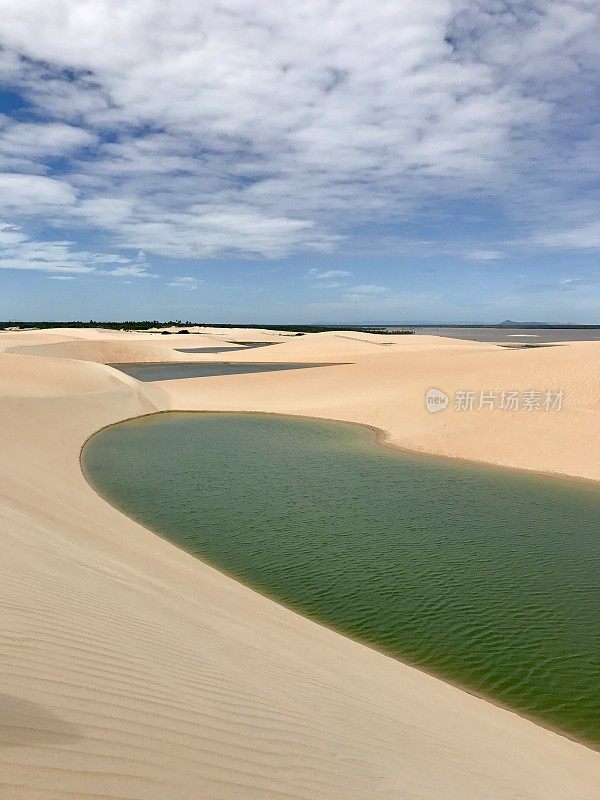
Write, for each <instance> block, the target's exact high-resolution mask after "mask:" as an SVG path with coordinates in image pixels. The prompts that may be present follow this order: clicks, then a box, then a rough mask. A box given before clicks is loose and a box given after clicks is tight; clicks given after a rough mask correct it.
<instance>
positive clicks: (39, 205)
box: [0, 173, 76, 215]
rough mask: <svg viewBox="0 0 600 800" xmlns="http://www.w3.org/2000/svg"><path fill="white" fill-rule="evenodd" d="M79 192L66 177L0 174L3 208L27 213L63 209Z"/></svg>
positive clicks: (0, 203) (0, 195) (0, 199)
mask: <svg viewBox="0 0 600 800" xmlns="http://www.w3.org/2000/svg"><path fill="white" fill-rule="evenodd" d="M75 197H76V192H75V190H74V189H73V187H72V186H71V185H70V184H69V183H67V182H66V181H63V180H57V179H56V178H48V177H46V176H44V175H27V174H18V173H5V174H3V175H2V174H0V210H3V211H4V212H5V213H6V212H7V211H8V212H14V211H17V212H20V213H23V214H25V215H32V214H36V213H40V214H45V213H48V211H53V210H55V211H57V212H58V211H60V209H63V210H64V208H65V207H66V206H69V205H72V204H73V203H74V202H75Z"/></svg>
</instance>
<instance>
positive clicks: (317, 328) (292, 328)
mask: <svg viewBox="0 0 600 800" xmlns="http://www.w3.org/2000/svg"><path fill="white" fill-rule="evenodd" d="M196 325H201V326H205V327H209V328H252V329H262V330H269V331H286V332H289V333H296V334H298V335H300V334H303V333H324V332H326V331H347V330H353V331H357V332H359V333H387V334H390V335H394V336H396V335H401V334H410V333H413V331H410V330H387V329H386V327H385V326H383V325H382V326H379V327H378V326H359V325H258V324H247V323H237V322H236V323H233V322H232V323H215V322H190V321H189V320H187V321H186V322H182V321H181V320H179V319H178V320H170V321H169V322H159V321H158V320H156V319H153V320H140V321H136V320H127V321H125V322H97V321H96V320H93V319H91V320H89V322H83V321H81V320H80V321H77V322H45V321H41V322H18V321H14V322H0V330H6V329H7V328H22V329H26V330H40V329H45V328H106V329H108V330H113V331H144V330H147V329H148V328H177V327H179V326H183V327H182V329H181V330H180V331H179V333H189V330H187V328H191V327H194V326H196ZM163 333H169V331H166V330H165V331H163Z"/></svg>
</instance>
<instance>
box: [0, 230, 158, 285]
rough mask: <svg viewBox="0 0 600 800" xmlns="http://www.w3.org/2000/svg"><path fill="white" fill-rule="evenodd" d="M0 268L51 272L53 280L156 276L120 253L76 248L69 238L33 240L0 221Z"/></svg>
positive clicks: (141, 264)
mask: <svg viewBox="0 0 600 800" xmlns="http://www.w3.org/2000/svg"><path fill="white" fill-rule="evenodd" d="M113 264H119V265H120V266H111V265H113ZM0 269H14V270H26V271H38V272H51V273H55V274H54V275H53V276H51V277H54V278H56V279H58V278H59V277H61V278H62V277H66V276H68V275H69V274H80V275H107V276H110V277H117V278H119V277H123V276H125V277H135V278H154V277H157V276H156V275H153V274H152V273H150V272H149V271H148V269H147V265H146V264H145V263H143V262H142V263H140V262H137V263H130V262H129V260H128V259H126V258H124V257H123V256H120V255H111V254H108V253H93V252H89V251H85V250H76V249H74V248H73V245H72V243H71V242H69V241H39V240H33V239H31V238H30V237H29V236H28V235H27V234H26V233H25V232H24V231H23V229H22V228H20V227H19V226H17V225H13V224H9V223H0Z"/></svg>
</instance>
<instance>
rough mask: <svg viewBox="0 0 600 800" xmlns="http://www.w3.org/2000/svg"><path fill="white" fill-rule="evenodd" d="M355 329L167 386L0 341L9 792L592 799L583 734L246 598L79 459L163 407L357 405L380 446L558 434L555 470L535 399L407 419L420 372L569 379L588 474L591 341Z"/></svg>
mask: <svg viewBox="0 0 600 800" xmlns="http://www.w3.org/2000/svg"><path fill="white" fill-rule="evenodd" d="M46 335H47V336H56V335H57V334H56V333H49V334H46ZM4 336H5V334H1V335H0V338H2V337H4ZM10 336H11V337H14V336H15V335H14V334H11V335H10ZM108 338H112V337H107V339H108ZM165 338H166V337H165ZM302 338H305V337H302ZM329 338H332V337H329ZM91 339H92V341H93V337H91ZM327 339H328V337H326V336H324V337H322V342H321V344H319V340H318V339H307V341H306V344H305V345H304V347H305V352H304V353H303V354H302V353H301V352H300V350H301V348H299V349H298V351H296V352H297V353H298V358H297V360H302V358H304V359H305V360H307V361H312V360H323V361H327V360H329V359H330V358H331V355H330V354H331V352H332V351H331V349H329V350H328V348H331V347H334V348H336V347H337V346H338V344H339V343H335V344H334V345H330V343H329V342H328V341H327ZM298 342H299V343H300V337H299V338H298ZM442 344H443V343H442ZM288 345H289V347H291V346H292V345H294V346H296V342H295V341H294V342H292V341H290V342H289V343H287V342H286V343H284V344H281V345H278V346H277V348H276V349H279V347H281V348H284V347H288ZM148 346H154V345H153V344H150V343H149V345H148ZM348 348H354V350H353V355H352V357H351V354H350V350H349V349H347V350H346V356H347V360H351V361H353V362H354V363H352V364H349V365H347V366H342V367H323V368H318V369H314V370H307V371H305V372H304V371H302V372H299V371H294V372H287V373H265V374H263V375H242V376H231V377H221V378H210V379H204V380H191V381H177V382H165V383H161V384H138V383H137V382H136V381H134V380H133V379H131V378H129V377H127V376H125V375H122V374H121V373H118V372H116V371H115V370H113V369H111V368H110V367H105V366H103V365H102V364H98V363H88V362H81V361H75V360H69V359H68V358H47V357H40V356H39V355H38V356H31V355H23V354H20V355H0V434H1V437H2V448H1V449H0V542H1V548H2V550H1V551H2V562H1V563H2V580H1V581H0V619H1V621H2V626H1V628H0V678H1V681H2V689H1V693H2V694H1V695H0V798H2V800H38V799H39V800H41V798H43V799H44V800H49V798H51V799H52V800H59V799H60V800H67V798H68V799H69V800H75V799H76V800H88V799H89V800H91V798H94V800H98V798H131V799H133V798H135V800H217V798H218V799H219V800H230V799H231V800H241V799H242V798H243V800H267V799H268V800H270V799H271V798H281V799H282V800H283V798H286V799H287V800H289V799H290V798H303V799H306V800H317V799H319V800H320V799H321V798H323V799H325V798H327V800H330V799H333V798H335V799H336V800H337V798H361V800H362V799H364V800H366V799H367V798H385V799H386V800H388V799H389V800H392V798H393V800H397V799H398V798H401V800H409V799H410V800H415V799H416V798H420V799H423V800H424V799H425V798H427V800H434V799H435V800H441V798H443V799H444V800H528V799H530V798H536V799H537V800H593V799H595V798H596V797H597V796H598V793H597V792H598V786H599V785H600V756H599V755H598V754H597V753H594V752H592V751H590V750H588V749H586V748H584V747H582V746H580V745H577V744H575V743H572V742H569V741H568V740H566V739H564V738H562V737H560V736H557V735H554V734H552V733H550V732H547V731H545V730H543V729H541V728H539V727H537V726H535V725H533V724H531V723H529V722H527V721H525V720H522V719H520V718H519V717H517V716H516V715H514V714H511V713H509V712H506V711H503V710H500V709H497V708H496V707H494V706H492V705H490V704H489V703H486V702H484V701H482V700H479V699H476V698H472V697H470V696H469V695H467V694H465V693H464V692H461V691H460V690H457V689H455V688H452V687H450V686H448V685H446V684H445V683H443V682H441V681H438V680H436V679H434V678H431V677H428V676H426V675H424V674H422V673H420V672H419V671H417V670H414V669H412V668H409V667H406V666H404V665H402V664H399V663H397V662H395V661H393V660H391V659H388V658H386V657H384V656H382V655H380V654H378V653H376V652H374V651H372V650H369V649H368V648H365V647H363V646H361V645H358V644H356V643H354V642H351V641H349V640H347V639H345V638H343V637H341V636H338V635H336V634H334V633H332V632H330V631H328V630H326V629H324V628H321V627H319V626H317V625H315V624H314V623H311V622H309V621H307V620H304V619H302V618H301V617H298V616H297V615H295V614H293V613H292V612H290V611H287V610H285V609H283V608H281V607H279V606H277V605H276V604H274V603H272V602H270V601H268V600H266V599H264V598H262V597H260V596H259V595H256V594H255V593H253V592H252V591H250V590H248V589H246V588H244V587H242V586H240V585H239V584H237V583H235V582H234V581H232V580H230V579H228V578H226V577H224V576H222V575H221V574H219V573H217V572H215V571H214V570H212V569H210V568H209V567H206V566H204V565H203V564H202V563H200V562H198V561H197V560H195V559H193V558H192V557H190V556H187V555H185V554H184V553H182V552H181V551H179V550H178V549H177V548H175V547H174V546H172V545H170V544H168V543H167V542H165V541H163V540H161V539H159V538H158V537H155V536H154V535H153V534H151V533H149V532H148V531H146V530H144V529H143V528H141V527H140V526H138V525H136V524H135V523H133V522H131V521H130V520H128V519H127V518H125V517H123V516H122V515H121V514H120V513H119V512H117V511H116V510H114V509H112V508H111V507H110V506H108V505H107V504H105V503H104V502H103V501H102V500H101V499H100V498H99V497H98V496H97V495H96V494H95V493H94V492H93V491H92V490H91V489H90V487H89V486H88V485H87V483H86V482H85V480H84V478H83V476H82V474H81V471H80V469H79V463H78V455H79V449H80V447H81V444H82V443H83V441H84V440H85V439H86V437H87V436H88V435H89V434H91V433H92V432H93V431H95V430H97V429H98V428H100V427H101V426H103V425H107V424H110V423H111V422H113V421H116V420H118V419H123V418H126V417H129V416H134V415H137V414H143V413H149V412H152V411H154V410H158V409H165V408H169V407H188V408H193V407H196V408H214V407H221V408H233V407H247V408H249V409H253V408H260V409H261V410H277V411H287V412H290V413H312V414H316V415H321V414H322V415H325V416H331V417H338V418H347V419H357V420H358V419H359V418H361V415H362V421H366V422H369V423H371V424H380V425H381V427H383V428H387V429H388V430H390V431H393V437H394V438H395V439H396V440H397V441H400V442H403V443H412V445H413V446H420V447H423V448H426V447H430V448H432V447H435V448H439V447H440V446H447V447H448V448H449V449H451V448H452V447H454V448H455V449H459V448H462V449H461V450H460V453H461V454H462V455H464V454H465V452H466V451H468V448H469V444H468V443H469V441H470V440H472V439H473V438H474V434H475V438H476V437H481V436H484V437H485V436H487V439H488V443H489V444H490V446H491V445H493V446H495V447H496V450H495V451H494V454H495V455H498V456H503V457H506V458H508V457H510V458H512V459H513V460H514V461H518V460H519V459H521V460H522V459H524V457H525V450H524V449H523V447H522V446H521V440H522V439H523V437H525V438H528V439H529V441H530V443H531V442H536V444H537V449H536V450H534V451H533V454H532V451H531V450H530V451H529V459H530V460H529V466H533V467H535V466H542V467H543V468H546V467H547V466H548V465H549V464H550V462H551V460H552V457H553V453H554V457H555V459H556V460H555V462H554V466H555V467H556V466H558V467H560V466H561V464H562V461H561V460H560V459H559V455H560V453H559V449H556V452H554V451H553V450H552V447H550V445H548V444H547V443H546V440H547V439H549V438H555V437H558V438H559V439H560V440H561V441H563V440H562V438H561V437H563V433H561V432H560V430H559V426H558V425H557V422H554V423H553V424H552V425H551V423H550V422H549V421H548V420H549V418H548V417H546V420H545V422H544V423H543V426H541V424H540V425H538V424H537V423H535V421H532V420H531V419H529V418H528V419H529V421H528V422H527V424H525V423H520V424H521V427H518V426H516V425H513V427H512V428H511V427H510V425H508V423H500V422H498V423H496V422H494V426H490V423H489V417H488V418H486V419H487V420H488V421H484V419H483V418H481V419H480V421H479V422H477V420H476V419H475V418H476V417H477V416H478V415H476V414H474V415H473V419H471V420H469V421H465V417H458V416H457V418H456V419H454V417H453V416H452V414H453V413H454V412H450V411H449V412H447V416H446V422H445V423H441V422H439V421H436V420H438V419H439V417H443V416H445V414H439V415H435V416H433V417H432V415H427V416H426V417H425V416H423V415H424V414H426V412H423V411H422V407H421V406H419V403H421V404H422V397H421V398H418V397H417V395H419V394H420V392H421V389H422V385H424V384H425V383H427V381H428V380H430V381H431V380H432V378H433V377H434V376H435V384H436V385H444V386H448V388H451V385H450V382H451V381H454V382H455V383H456V385H462V384H461V382H462V381H467V380H468V379H470V380H471V381H475V380H476V379H477V380H481V381H484V380H490V379H492V378H494V380H495V381H497V382H503V381H505V380H509V379H510V381H511V383H512V384H514V385H517V382H519V381H520V382H521V383H522V384H523V385H524V386H525V385H527V384H529V383H530V382H531V381H542V380H544V381H550V380H551V379H552V380H554V381H557V380H559V381H560V382H561V385H562V384H563V383H564V384H565V385H566V386H568V391H569V393H570V396H572V398H573V407H572V409H571V410H570V411H569V407H568V406H567V408H565V410H564V411H562V412H560V414H558V415H557V416H556V417H555V418H552V419H553V420H556V421H558V420H559V418H560V422H561V425H563V426H566V428H567V429H568V433H569V439H568V441H569V448H568V449H569V452H568V453H563V454H562V458H565V456H566V457H567V459H566V460H567V463H568V469H569V470H570V471H571V472H572V473H573V474H584V473H585V472H587V473H588V474H591V473H593V462H592V459H590V458H588V457H586V456H585V455H584V454H583V452H584V451H586V450H587V449H590V447H596V446H597V439H596V440H594V435H595V432H597V430H598V427H597V426H598V413H599V412H598V402H597V372H596V373H594V372H593V371H590V370H593V369H594V367H595V364H596V363H597V356H598V352H599V350H598V345H590V346H588V345H585V344H582V345H569V346H568V347H564V348H552V349H550V348H548V349H547V350H539V351H538V350H536V351H518V352H508V351H497V350H496V349H495V348H493V347H490V346H487V345H485V346H473V345H471V344H470V345H468V346H464V347H461V346H460V344H459V346H456V342H454V343H453V345H452V347H450V346H447V347H442V346H440V347H436V345H435V341H433V342H425V343H423V346H422V347H418V346H415V344H414V343H412V344H410V343H408V341H407V340H406V341H405V343H404V344H402V345H401V344H398V345H394V348H393V349H392V348H391V347H388V348H386V347H380V346H378V345H377V344H373V345H372V352H371V350H368V351H363V352H362V354H357V351H356V348H357V345H356V343H353V342H350V343H349V344H348ZM270 350H271V348H264V349H261V350H260V351H255V352H254V354H253V355H252V358H251V359H250V360H260V359H261V358H263V354H265V355H266V352H267V351H270ZM319 353H321V354H323V353H325V357H324V358H322V359H319V358H317V357H316V356H317V355H318V354H319ZM247 356H248V354H244V355H243V356H241V355H240V358H246V357H247ZM532 356H533V358H531V357H532ZM268 357H269V358H271V356H270V355H269V356H268ZM285 357H286V358H288V357H290V358H291V356H289V355H286V356H285ZM341 357H342V354H341V352H340V358H341ZM276 360H279V359H276ZM432 370H433V372H434V375H432V374H431V371H432ZM473 385H474V384H473ZM486 388H487V387H486ZM491 417H494V415H491ZM581 417H583V418H584V421H583V423H582V422H581V420H580V418H581ZM519 419H520V418H519ZM494 420H495V417H494ZM444 424H445V426H446V428H445V429H444V428H443V427H442V426H443V425H444ZM461 425H462V426H463V427H461ZM495 425H505V426H507V427H505V428H504V429H502V431H500V433H498V432H497V431H495ZM550 425H551V427H549V426H550ZM486 426H488V427H486ZM488 428H489V430H488ZM494 431H495V432H494ZM511 431H512V433H511ZM486 432H487V433H486ZM549 432H550V433H551V436H549V435H548V434H549ZM536 437H538V438H537V439H536ZM539 437H542V438H543V439H544V442H541V441H539ZM507 439H508V440H509V441H506V440H507ZM566 441H567V439H565V440H564V442H565V443H566ZM501 445H502V446H501ZM470 446H471V447H472V448H474V450H473V452H478V450H477V447H476V445H475V444H473V443H472V444H471V445H470ZM511 447H512V449H511ZM577 454H579V455H577ZM596 455H597V454H596ZM595 460H597V458H596V459H595ZM596 477H597V476H596Z"/></svg>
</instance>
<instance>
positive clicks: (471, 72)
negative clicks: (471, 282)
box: [0, 0, 600, 281]
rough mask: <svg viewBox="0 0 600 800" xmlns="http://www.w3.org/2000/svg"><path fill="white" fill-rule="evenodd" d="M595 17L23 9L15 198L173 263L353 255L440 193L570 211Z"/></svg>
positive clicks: (591, 162)
mask: <svg viewBox="0 0 600 800" xmlns="http://www.w3.org/2000/svg"><path fill="white" fill-rule="evenodd" d="M599 28H600V25H599V15H598V9H597V4H596V3H594V2H591V0H590V1H588V0H528V1H527V2H525V0H516V2H514V3H510V4H508V3H496V2H489V3H487V2H486V3H484V2H480V0H475V1H474V2H465V0H439V2H436V3H429V4H427V3H421V4H418V3H414V2H411V1H410V0H381V2H379V3H378V4H377V6H376V8H374V7H372V6H369V5H365V4H364V3H360V2H358V0H337V1H335V2H334V0H307V2H305V3H301V4H298V3H297V2H292V0H282V2H280V3H277V4H275V3H268V2H266V0H251V2H245V1H244V2H243V1H242V0H228V2H226V3H225V4H223V3H221V2H217V1H216V0H207V1H206V2H204V3H202V4H201V6H198V5H197V4H190V3H187V2H184V0H160V1H159V0H136V2H133V0H98V2H95V3H93V4H87V5H85V9H84V10H82V7H81V5H80V4H73V3H68V2H55V3H50V4H49V3H47V2H44V0H30V2H28V3H26V4H23V3H22V2H20V1H19V0H5V2H4V3H3V13H2V20H1V21H0V45H1V47H0V56H1V57H0V70H2V73H3V79H4V83H5V85H7V86H10V87H13V88H16V89H17V90H18V91H20V92H21V93H22V94H23V96H24V98H25V99H26V101H27V102H28V103H29V104H30V106H29V107H30V109H31V116H32V117H37V119H30V120H27V121H24V120H16V121H12V122H11V121H8V120H6V119H5V118H2V125H0V157H1V156H2V155H3V154H4V156H5V158H6V159H8V161H6V162H0V163H4V164H5V166H6V164H8V167H7V169H9V170H10V174H8V175H4V176H2V180H3V181H4V182H3V183H2V182H0V197H1V198H2V204H3V205H4V207H5V208H6V209H8V210H10V211H11V213H13V214H15V215H35V214H40V215H44V216H45V218H47V217H52V215H53V214H54V215H56V216H58V217H60V219H61V221H62V224H63V225H64V224H71V225H72V226H73V229H74V230H78V229H80V226H92V227H93V228H96V229H100V230H103V231H106V232H107V234H108V235H109V237H110V240H111V242H113V243H114V245H115V246H120V247H123V248H134V249H139V248H144V249H145V250H146V251H147V252H149V253H154V254H160V255H164V256H168V257H174V258H210V257H214V256H220V255H223V254H229V253H233V254H236V255H240V254H241V255H248V256H253V257H256V256H263V257H267V258H281V257H285V256H286V255H289V254H292V253H296V252H301V251H308V252H323V251H331V250H335V249H336V248H340V247H343V246H344V247H350V248H351V247H352V243H353V241H354V239H355V237H356V235H357V229H358V227H359V226H360V228H361V236H362V237H363V238H364V237H366V238H367V240H368V238H369V225H373V224H378V225H379V224H380V223H382V222H383V223H386V224H388V223H395V222H397V221H398V220H407V219H408V220H410V219H413V218H417V217H419V215H421V214H423V213H424V209H425V210H426V209H428V208H429V207H430V205H431V203H432V202H433V201H434V200H439V199H440V198H442V199H443V198H447V199H451V200H453V201H454V200H455V199H457V198H458V199H461V198H462V199H464V198H474V197H475V198H487V199H493V200H494V202H495V203H496V204H497V205H498V206H499V207H500V208H502V209H503V210H504V212H505V213H506V214H507V215H510V214H514V215H515V217H522V216H523V211H524V210H526V211H527V214H528V219H530V222H531V224H532V225H534V224H536V223H538V222H539V223H540V224H547V223H548V220H552V223H553V224H554V221H555V219H558V217H559V214H560V211H561V208H562V207H564V204H565V202H566V201H568V200H569V199H572V198H575V197H577V196H578V195H579V194H580V191H579V190H580V187H581V185H582V184H584V183H585V182H589V180H590V173H593V174H595V175H596V176H597V174H598V171H600V164H599V163H598V157H597V152H598V149H599V148H598V145H599V143H600V132H599V131H598V127H597V125H594V124H593V113H592V109H593V108H594V102H593V90H594V85H595V84H594V80H592V79H591V77H590V76H591V75H593V74H594V73H595V71H596V70H597V68H598V66H599V62H600V56H599V55H598V48H597V40H598V34H599V32H600V30H599ZM573 125H575V126H576V127H577V130H578V136H577V138H576V140H575V141H573V142H572V143H570V145H569V147H565V131H566V130H567V128H569V127H572V126H573ZM59 156H60V158H61V160H62V163H61V165H60V169H57V167H56V164H55V163H54V161H53V159H55V158H56V157H59ZM10 159H12V162H11V161H10ZM65 162H66V163H65ZM586 213H591V210H590V209H589V208H588V209H587V210H586ZM378 235H379V234H378V232H377V231H375V232H374V233H373V234H372V236H373V238H377V236H378ZM482 252H484V251H483V250H482ZM475 260H493V257H487V258H486V257H480V258H478V259H477V258H476V259H475ZM330 280H334V281H335V280H336V279H335V278H334V279H330Z"/></svg>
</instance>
